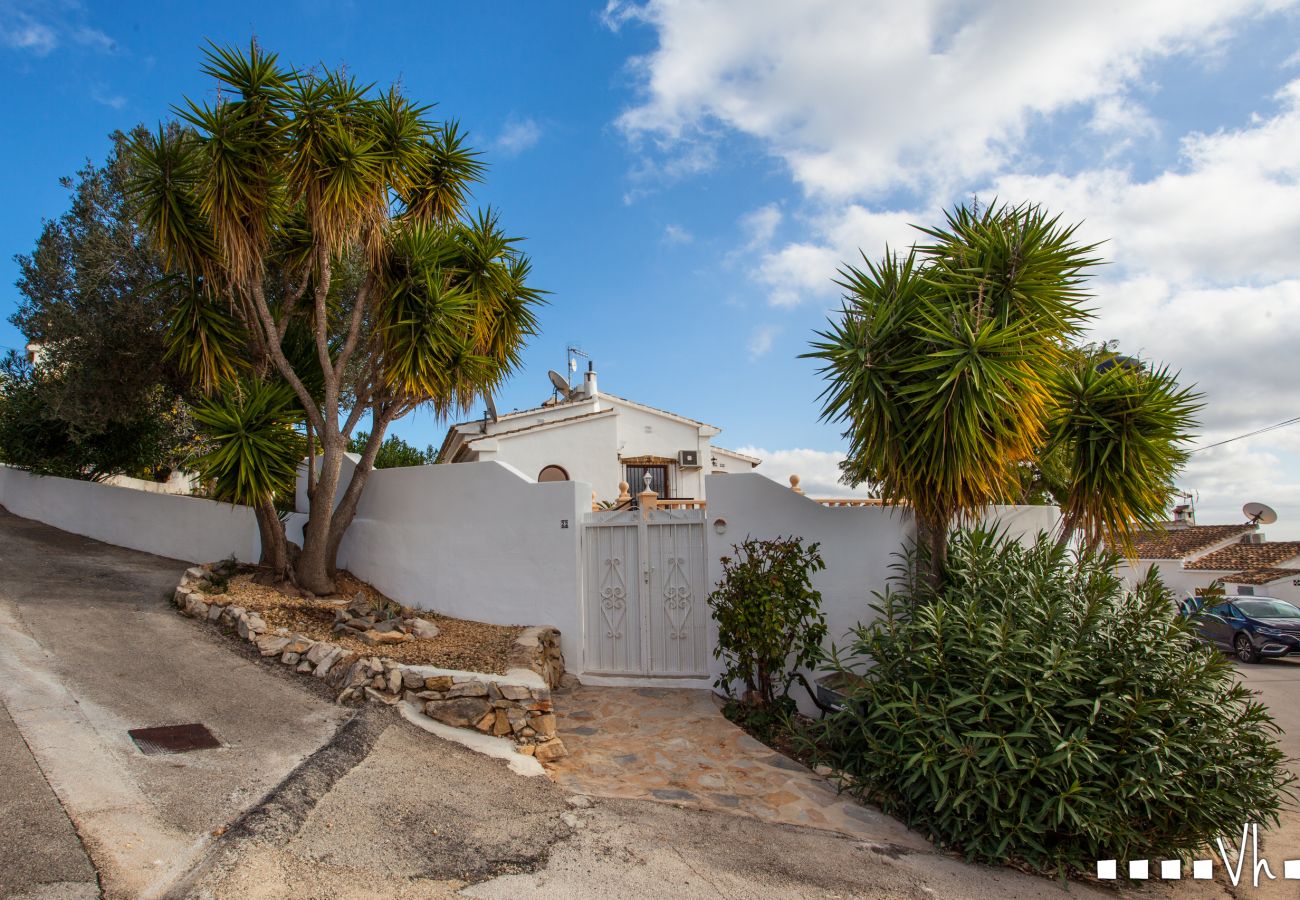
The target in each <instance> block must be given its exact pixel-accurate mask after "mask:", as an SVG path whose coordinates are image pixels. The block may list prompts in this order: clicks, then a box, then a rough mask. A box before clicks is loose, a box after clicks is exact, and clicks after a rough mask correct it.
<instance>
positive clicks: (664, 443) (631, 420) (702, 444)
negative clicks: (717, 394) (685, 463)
mask: <svg viewBox="0 0 1300 900" xmlns="http://www.w3.org/2000/svg"><path fill="white" fill-rule="evenodd" d="M602 399H603V400H604V402H605V403H606V405H608V406H610V407H613V408H614V409H617V410H618V419H617V422H618V440H617V444H616V447H615V456H616V457H624V458H627V457H634V456H662V457H667V458H669V459H673V460H675V459H677V452H678V451H679V450H694V451H696V452H697V453H698V454H699V460H700V465H701V468H698V469H681V468H678V467H677V466H676V465H673V466H670V467H669V468H670V475H669V478H670V479H671V481H672V486H671V488H670V489H671V490H672V491H673V496H675V497H693V498H697V499H702V498H704V497H706V496H707V493H706V489H705V484H704V473H705V471H706V470H705V468H703V467H705V466H708V464H709V445H710V439H709V437H708V435H706V434H703V433H702V432H703V431H712V430H714V429H710V428H708V427H707V426H699V425H693V424H690V423H688V422H679V421H676V420H674V419H671V418H668V417H665V416H661V415H657V414H655V413H651V412H647V411H645V410H642V409H637V408H636V407H635V406H631V405H629V404H626V403H620V402H619V401H618V400H610V399H607V398H602ZM646 429H649V430H648V431H647V430H646ZM631 489H632V493H634V494H635V493H636V492H637V491H639V490H641V489H642V485H635V484H634V485H632V488H631Z"/></svg>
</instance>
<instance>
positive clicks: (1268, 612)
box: [1237, 600, 1300, 619]
mask: <svg viewBox="0 0 1300 900" xmlns="http://www.w3.org/2000/svg"><path fill="white" fill-rule="evenodd" d="M1237 608H1238V609H1240V610H1241V611H1242V612H1244V613H1245V614H1246V615H1248V616H1250V617H1251V618H1254V619H1300V609H1297V608H1296V607H1294V606H1292V605H1291V604H1290V603H1287V602H1285V601H1283V600H1238V601H1237Z"/></svg>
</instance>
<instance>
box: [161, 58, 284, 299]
mask: <svg viewBox="0 0 1300 900" xmlns="http://www.w3.org/2000/svg"><path fill="white" fill-rule="evenodd" d="M205 57H206V60H207V61H206V63H205V65H204V71H205V72H206V73H207V74H209V75H211V76H212V77H214V78H215V79H216V80H217V82H218V84H219V85H221V86H223V87H225V88H228V89H230V91H231V93H232V95H234V96H232V97H230V98H227V97H225V96H221V95H219V97H218V100H217V102H216V103H215V104H214V105H209V104H206V103H204V104H199V103H195V102H193V101H188V102H187V103H186V105H185V106H183V107H180V108H178V109H177V112H178V114H179V115H180V116H181V117H182V118H183V119H185V120H186V121H187V122H189V123H190V124H191V125H192V126H193V127H194V128H196V129H197V130H198V131H199V133H200V134H201V135H202V140H203V147H204V151H205V154H206V156H207V159H206V165H205V173H204V174H205V178H204V182H203V184H202V186H201V193H200V202H201V206H202V209H203V212H204V215H206V216H207V217H208V220H209V221H210V222H211V223H212V230H213V234H214V236H215V238H216V242H217V245H218V247H219V248H220V251H221V254H222V265H223V268H224V270H225V274H226V276H227V278H228V281H229V283H230V284H231V285H232V286H234V287H235V288H236V289H237V290H245V289H247V287H248V286H249V285H250V284H251V283H252V281H253V280H254V279H257V278H260V277H261V275H262V262H263V259H264V258H265V255H266V249H267V246H268V244H269V243H270V240H271V228H272V225H273V219H274V216H273V213H274V211H275V210H276V207H277V205H278V194H279V192H280V190H281V185H282V180H283V172H282V168H281V167H282V159H281V152H280V148H281V143H282V142H281V137H282V133H283V130H284V129H285V127H286V126H287V122H288V119H287V116H286V115H285V111H284V102H283V101H284V96H285V89H286V84H287V79H288V78H289V77H290V73H288V72H286V71H284V70H282V69H281V68H280V67H279V66H278V63H277V61H276V56H275V55H274V54H267V53H265V52H263V51H262V50H261V49H259V48H258V46H257V45H256V43H254V44H252V45H251V46H250V48H249V51H248V52H247V53H246V54H245V53H242V52H239V51H235V50H232V49H228V48H221V47H218V46H217V45H215V44H210V45H209V47H208V49H207V50H206V51H205Z"/></svg>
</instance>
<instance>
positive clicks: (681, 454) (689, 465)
mask: <svg viewBox="0 0 1300 900" xmlns="http://www.w3.org/2000/svg"><path fill="white" fill-rule="evenodd" d="M677 465H678V467H680V468H683V469H698V468H699V467H700V451H698V450H678V451H677Z"/></svg>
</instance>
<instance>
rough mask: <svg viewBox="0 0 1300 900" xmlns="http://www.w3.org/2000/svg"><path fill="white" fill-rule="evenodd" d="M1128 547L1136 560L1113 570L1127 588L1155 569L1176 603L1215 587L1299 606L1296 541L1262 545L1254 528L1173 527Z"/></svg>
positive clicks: (1149, 534) (1299, 553) (1299, 545)
mask: <svg viewBox="0 0 1300 900" xmlns="http://www.w3.org/2000/svg"><path fill="white" fill-rule="evenodd" d="M1134 543H1135V548H1136V550H1137V559H1136V560H1130V561H1128V562H1125V563H1123V564H1122V565H1121V566H1120V569H1119V571H1120V574H1121V575H1122V576H1123V577H1125V578H1126V579H1128V580H1129V582H1130V583H1131V582H1133V581H1136V580H1137V579H1138V578H1140V577H1142V576H1144V575H1145V574H1146V573H1147V571H1148V570H1150V569H1151V568H1152V567H1155V568H1156V570H1157V571H1158V572H1159V573H1160V577H1161V579H1162V580H1163V581H1164V583H1165V584H1166V585H1167V586H1168V587H1169V589H1170V590H1171V591H1173V592H1174V594H1175V595H1176V596H1179V597H1184V596H1187V595H1189V594H1196V593H1200V592H1202V591H1204V590H1206V589H1207V588H1209V587H1210V586H1211V585H1214V584H1219V585H1222V586H1223V589H1224V591H1225V592H1226V593H1228V594H1240V595H1252V594H1253V595H1259V596H1267V597H1277V598H1278V599H1280V600H1292V601H1300V584H1297V582H1300V541H1267V540H1265V539H1264V535H1263V534H1261V533H1260V532H1259V528H1258V526H1257V525H1253V524H1242V525H1194V524H1187V523H1186V522H1185V521H1174V522H1170V523H1168V524H1167V525H1166V526H1165V527H1164V528H1161V529H1155V530H1152V531H1145V532H1142V533H1140V534H1139V535H1138V537H1137V539H1136V541H1135V542H1134Z"/></svg>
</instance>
